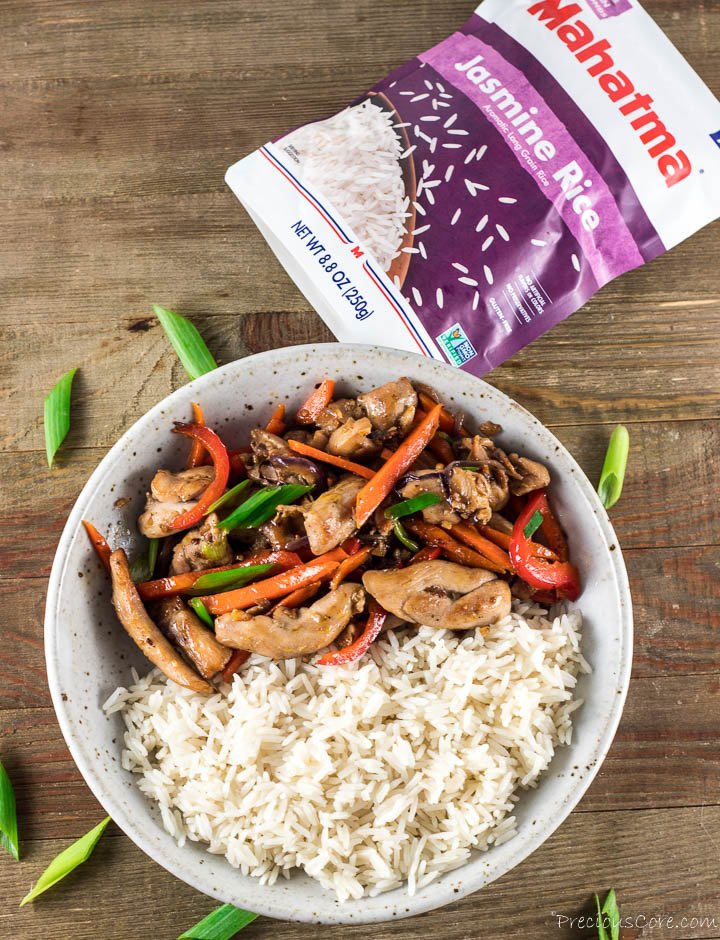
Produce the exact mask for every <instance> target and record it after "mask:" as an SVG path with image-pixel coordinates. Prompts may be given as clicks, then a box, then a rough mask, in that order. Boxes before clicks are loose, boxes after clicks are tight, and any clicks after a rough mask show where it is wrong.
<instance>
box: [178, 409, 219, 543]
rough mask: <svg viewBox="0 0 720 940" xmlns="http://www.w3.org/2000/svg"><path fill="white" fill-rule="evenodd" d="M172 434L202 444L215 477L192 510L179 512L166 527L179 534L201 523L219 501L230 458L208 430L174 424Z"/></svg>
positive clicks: (194, 425) (191, 425)
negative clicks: (210, 460)
mask: <svg viewBox="0 0 720 940" xmlns="http://www.w3.org/2000/svg"><path fill="white" fill-rule="evenodd" d="M173 433H174V434H184V435H185V436H186V437H190V438H192V439H193V440H199V441H200V442H201V443H202V444H204V445H205V449H206V450H207V452H208V453H209V454H210V458H211V459H212V462H213V466H214V467H215V477H214V479H213V481H212V483H211V484H210V485H209V486H208V487H207V489H206V490H205V492H204V493H203V494H202V496H201V497H200V499H199V500H198V502H197V503H196V504H195V505H194V506H193V508H192V509H188V510H187V511H186V512H181V513H180V515H179V516H176V517H175V518H174V519H173V521H172V522H171V523H170V525H169V526H168V528H170V529H173V530H174V531H175V532H179V531H181V530H182V529H190V528H192V527H193V526H194V525H197V524H198V523H199V522H201V521H202V518H203V516H204V515H205V513H206V512H207V510H208V508H209V507H210V506H212V504H213V503H214V502H215V500H216V499H220V497H221V496H222V494H223V493H224V492H225V488H226V487H227V482H228V477H229V476H230V458H229V457H228V452H227V449H226V447H225V445H224V444H223V442H222V441H221V440H220V438H219V437H218V436H217V434H216V433H215V432H214V431H212V430H211V429H210V428H206V427H203V426H202V425H200V424H176V425H175V427H174V428H173Z"/></svg>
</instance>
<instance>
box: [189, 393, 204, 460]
mask: <svg viewBox="0 0 720 940" xmlns="http://www.w3.org/2000/svg"><path fill="white" fill-rule="evenodd" d="M192 413H193V423H194V424H197V425H199V426H200V427H201V428H204V427H205V415H204V414H203V410H202V408H201V407H200V405H199V404H198V403H197V402H196V401H194V402H192ZM204 462H205V447H204V445H203V443H202V441H199V440H198V439H197V438H196V437H194V438H193V442H192V446H191V448H190V454H189V455H188V461H187V465H188V470H190V469H191V468H192V467H200V466H202V464H203V463H204Z"/></svg>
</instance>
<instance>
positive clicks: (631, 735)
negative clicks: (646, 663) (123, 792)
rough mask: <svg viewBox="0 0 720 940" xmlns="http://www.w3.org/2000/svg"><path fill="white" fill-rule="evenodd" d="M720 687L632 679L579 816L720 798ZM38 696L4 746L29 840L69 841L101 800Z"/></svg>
mask: <svg viewBox="0 0 720 940" xmlns="http://www.w3.org/2000/svg"><path fill="white" fill-rule="evenodd" d="M3 678H4V677H3ZM719 691H720V677H719V676H718V675H717V674H715V675H700V676H695V677H690V676H680V677H676V676H664V677H656V678H648V679H643V678H635V679H633V682H632V684H631V688H630V694H629V697H628V702H627V705H626V708H625V713H624V715H623V718H622V722H621V725H620V729H619V731H618V735H617V737H616V740H615V742H614V744H613V747H612V749H611V751H610V754H609V756H608V758H607V760H606V762H605V764H604V765H603V767H602V769H601V771H600V773H599V775H598V777H597V778H596V779H595V781H594V782H593V784H592V786H591V787H590V789H589V791H588V793H587V794H586V796H585V797H584V799H583V800H582V802H581V803H580V806H579V808H578V810H577V811H576V812H580V813H592V812H595V811H599V810H613V811H614V810H621V809H622V810H631V809H632V810H638V809H644V808H645V809H646V808H649V807H653V808H661V807H665V808H668V807H676V806H700V805H703V804H709V803H718V802H720V800H719V799H718V795H717V791H716V787H715V782H716V780H717V776H718V772H719V771H720V742H718V738H717V733H716V732H717V728H718V725H719V724H720V696H718V692H719ZM35 701H37V703H38V707H33V708H14V707H11V706H9V705H8V703H7V702H3V706H2V711H0V752H1V753H2V755H3V757H2V759H3V763H4V764H5V766H6V767H7V769H8V772H9V773H10V774H11V776H12V778H13V781H14V783H15V790H16V794H17V799H18V806H19V812H20V814H21V817H22V818H23V819H25V820H27V822H26V825H25V830H24V831H25V837H26V838H28V839H43V838H65V837H67V838H70V837H71V836H72V833H73V832H74V831H75V829H76V827H77V826H78V824H79V821H80V823H81V822H82V820H85V819H87V818H88V816H89V815H90V814H91V813H92V807H93V806H94V805H95V800H94V798H93V796H92V795H91V793H90V791H89V790H88V789H87V787H86V786H85V784H84V782H83V780H82V778H81V776H80V773H79V771H78V770H77V768H76V767H75V765H74V763H73V761H72V759H71V757H70V755H69V753H68V751H67V749H66V747H65V744H64V742H63V739H62V736H61V734H60V730H59V727H58V725H57V722H56V720H55V716H54V713H53V711H52V708H51V707H49V704H47V703H49V696H48V693H47V690H46V689H45V687H44V686H42V687H41V686H39V685H38V688H37V692H36V699H35ZM40 703H42V704H40Z"/></svg>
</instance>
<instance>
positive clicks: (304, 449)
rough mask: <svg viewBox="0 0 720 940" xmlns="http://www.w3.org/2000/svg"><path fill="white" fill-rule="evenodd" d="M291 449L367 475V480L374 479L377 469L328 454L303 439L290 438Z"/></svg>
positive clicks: (313, 458) (364, 475)
mask: <svg viewBox="0 0 720 940" xmlns="http://www.w3.org/2000/svg"><path fill="white" fill-rule="evenodd" d="M287 445H288V447H289V448H290V450H294V451H295V453H296V454H302V455H303V457H310V458H311V459H312V460H320V461H322V462H323V463H329V464H332V465H333V467H340V468H341V469H342V470H347V471H348V473H354V474H355V475H356V476H359V477H365V479H366V480H372V478H373V477H374V476H375V471H374V470H371V469H370V468H369V467H363V465H362V464H359V463H354V462H353V461H352V460H346V459H345V458H344V457H336V456H335V454H326V453H325V451H324V450H318V448H317V447H311V446H310V445H309V444H303V442H302V441H293V440H290V441H288V442H287Z"/></svg>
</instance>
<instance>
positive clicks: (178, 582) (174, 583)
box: [137, 551, 302, 601]
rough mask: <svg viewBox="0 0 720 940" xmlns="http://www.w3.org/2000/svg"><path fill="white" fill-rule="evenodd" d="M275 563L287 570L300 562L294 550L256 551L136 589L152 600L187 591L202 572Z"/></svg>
mask: <svg viewBox="0 0 720 940" xmlns="http://www.w3.org/2000/svg"><path fill="white" fill-rule="evenodd" d="M267 564H273V565H277V566H278V568H279V569H280V571H287V570H289V569H290V568H295V567H297V565H299V564H302V562H301V561H300V558H299V557H298V555H296V554H295V552H286V551H276V552H271V551H267V552H256V553H255V554H254V555H250V556H249V557H248V558H245V559H243V561H241V562H238V561H236V562H235V563H234V564H232V565H221V566H220V567H219V568H205V570H204V571H185V572H183V574H173V575H170V576H169V577H167V578H157V579H156V580H155V581H143V582H142V584H138V586H137V589H138V593H139V594H140V597H141V598H142V599H143V600H144V601H153V600H156V599H157V598H159V597H171V596H172V595H174V594H184V593H185V592H186V591H189V590H190V589H191V588H192V586H193V585H194V584H195V582H196V581H197V579H198V578H200V577H202V576H203V575H204V574H213V573H214V572H216V571H229V570H230V569H231V568H247V567H249V566H251V565H267Z"/></svg>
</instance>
